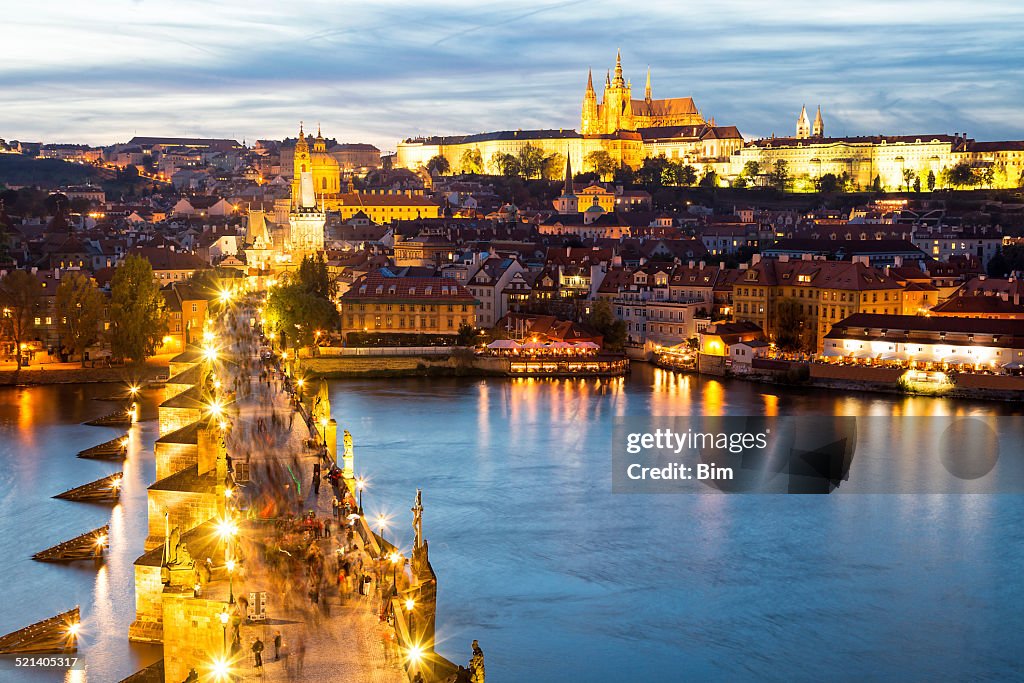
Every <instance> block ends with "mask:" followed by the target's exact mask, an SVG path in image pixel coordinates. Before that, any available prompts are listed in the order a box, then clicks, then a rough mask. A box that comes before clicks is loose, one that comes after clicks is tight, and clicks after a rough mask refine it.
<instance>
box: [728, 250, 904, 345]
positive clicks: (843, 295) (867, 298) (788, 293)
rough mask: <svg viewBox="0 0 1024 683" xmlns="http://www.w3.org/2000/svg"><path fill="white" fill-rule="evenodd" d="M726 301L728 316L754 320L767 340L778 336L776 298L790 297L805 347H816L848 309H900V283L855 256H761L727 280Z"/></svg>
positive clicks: (887, 311) (888, 311)
mask: <svg viewBox="0 0 1024 683" xmlns="http://www.w3.org/2000/svg"><path fill="white" fill-rule="evenodd" d="M732 301H733V319H734V320H737V321H749V322H753V323H756V324H757V325H758V326H760V327H761V329H763V330H764V331H765V333H766V334H767V335H768V338H769V339H772V340H774V339H776V338H777V337H778V332H779V329H778V326H779V324H780V320H779V318H780V315H779V308H780V303H781V302H783V301H787V302H791V303H790V304H789V305H795V306H796V307H797V311H798V313H797V315H799V316H800V317H801V318H802V320H803V324H804V331H805V332H804V334H805V341H806V343H807V345H808V347H810V348H813V349H815V350H817V351H818V352H820V351H821V344H822V340H823V339H824V338H825V335H826V334H828V331H829V330H830V329H832V325H834V324H835V323H837V322H839V321H840V320H842V319H843V318H846V317H848V316H851V315H853V314H854V313H880V314H883V315H902V314H903V313H904V311H903V284H901V282H900V281H899V280H897V279H896V278H895V277H892V276H890V275H888V274H887V273H886V272H885V271H882V270H880V269H878V268H872V267H871V266H868V265H866V264H865V263H862V262H860V261H817V260H808V259H803V260H790V259H788V258H786V257H785V256H780V257H779V258H778V259H764V260H761V261H758V262H757V263H754V264H752V265H751V267H750V268H748V269H747V270H746V271H745V272H744V273H743V274H742V276H741V277H740V278H739V279H738V280H736V282H735V283H733V290H732ZM914 312H915V313H916V311H914Z"/></svg>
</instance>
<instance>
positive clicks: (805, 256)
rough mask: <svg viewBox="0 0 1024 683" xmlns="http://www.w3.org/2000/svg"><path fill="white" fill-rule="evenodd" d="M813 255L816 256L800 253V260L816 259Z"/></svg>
mask: <svg viewBox="0 0 1024 683" xmlns="http://www.w3.org/2000/svg"><path fill="white" fill-rule="evenodd" d="M813 256H814V254H800V260H801V261H813V260H814V259H813V258H812V257H813Z"/></svg>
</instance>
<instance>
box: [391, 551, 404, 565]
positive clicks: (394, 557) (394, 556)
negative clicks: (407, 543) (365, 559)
mask: <svg viewBox="0 0 1024 683" xmlns="http://www.w3.org/2000/svg"><path fill="white" fill-rule="evenodd" d="M388 559H390V560H391V562H392V563H393V564H398V561H399V560H400V559H402V556H401V555H399V554H398V553H391V555H389V556H388Z"/></svg>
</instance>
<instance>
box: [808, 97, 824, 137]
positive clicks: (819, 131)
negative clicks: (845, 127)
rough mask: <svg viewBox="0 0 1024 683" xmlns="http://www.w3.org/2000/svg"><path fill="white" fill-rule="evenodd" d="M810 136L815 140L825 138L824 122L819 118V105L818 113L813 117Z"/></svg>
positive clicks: (819, 106) (819, 107)
mask: <svg viewBox="0 0 1024 683" xmlns="http://www.w3.org/2000/svg"><path fill="white" fill-rule="evenodd" d="M811 134H812V135H813V136H814V137H816V138H823V137H825V120H824V119H823V118H822V117H821V105H820V104H819V105H818V113H817V115H816V116H815V117H814V129H813V130H812V132H811Z"/></svg>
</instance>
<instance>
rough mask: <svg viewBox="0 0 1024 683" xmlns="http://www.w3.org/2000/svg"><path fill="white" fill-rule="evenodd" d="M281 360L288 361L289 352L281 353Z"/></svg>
mask: <svg viewBox="0 0 1024 683" xmlns="http://www.w3.org/2000/svg"><path fill="white" fill-rule="evenodd" d="M281 360H288V352H287V351H282V352H281Z"/></svg>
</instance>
